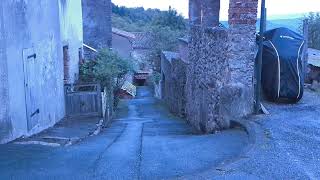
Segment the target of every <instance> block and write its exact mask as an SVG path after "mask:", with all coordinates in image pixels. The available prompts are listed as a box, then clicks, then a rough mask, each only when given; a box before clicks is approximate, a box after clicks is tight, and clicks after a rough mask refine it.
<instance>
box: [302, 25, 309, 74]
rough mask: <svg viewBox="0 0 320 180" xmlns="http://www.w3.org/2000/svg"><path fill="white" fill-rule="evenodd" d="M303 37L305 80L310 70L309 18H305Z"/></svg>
mask: <svg viewBox="0 0 320 180" xmlns="http://www.w3.org/2000/svg"><path fill="white" fill-rule="evenodd" d="M303 37H304V47H303V55H302V63H303V64H302V65H303V73H304V80H305V79H306V77H307V73H308V72H307V70H308V59H309V56H308V44H309V23H308V20H307V19H305V20H303Z"/></svg>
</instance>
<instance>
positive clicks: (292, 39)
mask: <svg viewBox="0 0 320 180" xmlns="http://www.w3.org/2000/svg"><path fill="white" fill-rule="evenodd" d="M303 44H304V40H303V37H302V36H301V35H299V34H298V33H295V32H294V31H291V30H290V29H287V28H277V29H273V30H270V31H267V32H265V33H264V41H263V60H262V88H263V92H264V94H265V96H266V97H267V98H268V99H269V100H271V101H275V102H287V103H295V102H298V101H299V100H300V99H301V98H302V96H303V85H304V83H303V82H304V75H303V69H302V53H303ZM279 70H280V72H279Z"/></svg>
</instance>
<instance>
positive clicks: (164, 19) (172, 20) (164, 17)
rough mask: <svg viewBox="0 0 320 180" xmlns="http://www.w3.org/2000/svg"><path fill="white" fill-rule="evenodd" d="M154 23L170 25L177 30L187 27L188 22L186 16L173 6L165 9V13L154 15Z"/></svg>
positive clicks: (163, 25)
mask: <svg viewBox="0 0 320 180" xmlns="http://www.w3.org/2000/svg"><path fill="white" fill-rule="evenodd" d="M152 25H153V26H160V27H170V28H171V29H176V30H185V29H186V22H185V20H184V18H183V17H182V16H181V15H179V14H178V12H177V11H176V10H175V9H172V8H171V7H169V10H168V11H164V12H163V13H161V14H159V15H157V16H156V17H154V18H153V20H152Z"/></svg>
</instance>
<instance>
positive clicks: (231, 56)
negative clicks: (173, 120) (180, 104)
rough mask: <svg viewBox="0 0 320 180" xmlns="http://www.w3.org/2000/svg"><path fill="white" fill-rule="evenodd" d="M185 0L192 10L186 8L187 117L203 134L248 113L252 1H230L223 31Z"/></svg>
mask: <svg viewBox="0 0 320 180" xmlns="http://www.w3.org/2000/svg"><path fill="white" fill-rule="evenodd" d="M190 3H191V4H192V5H193V7H194V8H195V9H190V11H191V13H190V16H191V17H192V18H191V22H190V24H191V30H190V33H189V34H190V42H189V58H188V59H189V61H190V65H189V66H188V68H187V85H186V97H187V120H188V122H189V123H190V124H191V125H192V126H193V127H195V129H196V130H198V131H199V132H203V133H208V132H214V131H216V130H220V129H224V128H228V127H229V126H230V120H232V119H235V118H240V117H243V116H245V115H248V114H250V113H251V112H252V109H253V96H254V93H253V77H254V57H255V53H256V46H255V33H256V29H255V28H256V27H255V23H256V20H257V6H258V0H250V1H245V0H242V1H241V0H230V6H229V25H230V28H229V29H223V28H218V27H214V28H212V26H211V25H210V24H212V23H209V24H208V23H206V21H205V22H201V21H200V22H199V18H197V17H198V16H199V13H197V12H198V11H199V9H198V8H199V7H198V6H199V3H200V2H198V1H196V0H190ZM191 8H192V7H191ZM201 8H202V10H203V8H205V9H206V8H207V7H201ZM207 10H208V9H207ZM206 14H210V13H209V12H207V13H206ZM204 15H205V14H204ZM202 20H203V19H202ZM211 21H214V18H213V19H211V20H209V21H208V22H211Z"/></svg>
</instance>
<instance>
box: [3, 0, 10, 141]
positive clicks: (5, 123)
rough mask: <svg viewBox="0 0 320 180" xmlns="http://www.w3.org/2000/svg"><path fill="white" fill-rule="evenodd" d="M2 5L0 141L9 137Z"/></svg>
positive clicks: (6, 69)
mask: <svg viewBox="0 0 320 180" xmlns="http://www.w3.org/2000/svg"><path fill="white" fill-rule="evenodd" d="M3 5H4V4H3V3H0V82H1V83H0V141H1V139H6V138H8V137H9V136H10V134H11V131H12V125H11V121H10V119H9V114H8V113H9V90H8V67H7V54H6V45H7V42H6V33H5V29H4V15H3Z"/></svg>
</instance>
